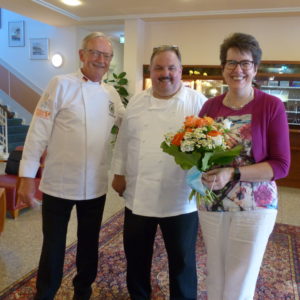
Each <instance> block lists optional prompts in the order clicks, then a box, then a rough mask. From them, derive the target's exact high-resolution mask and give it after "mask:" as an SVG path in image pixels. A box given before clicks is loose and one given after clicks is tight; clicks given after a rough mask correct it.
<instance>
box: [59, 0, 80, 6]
mask: <svg viewBox="0 0 300 300" xmlns="http://www.w3.org/2000/svg"><path fill="white" fill-rule="evenodd" d="M61 2H62V3H64V4H66V5H70V6H78V5H81V1H79V0H61Z"/></svg>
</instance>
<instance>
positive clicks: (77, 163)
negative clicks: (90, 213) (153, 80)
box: [19, 70, 124, 200]
mask: <svg viewBox="0 0 300 300" xmlns="http://www.w3.org/2000/svg"><path fill="white" fill-rule="evenodd" d="M123 112H124V106H123V104H122V102H121V99H120V97H119V95H118V93H117V91H116V90H115V88H114V87H112V86H109V85H107V84H105V83H103V82H102V83H101V84H100V83H98V82H92V81H89V80H88V79H87V78H85V77H84V75H83V74H82V73H81V71H80V70H79V71H78V72H77V73H72V74H67V75H60V76H56V77H54V78H53V79H52V80H51V81H50V83H49V85H48V87H47V89H46V90H45V92H44V93H43V95H42V97H41V99H40V100H39V102H38V104H37V107H36V109H35V112H34V115H33V118H32V122H31V124H30V128H29V131H28V134H27V137H26V141H25V146H24V150H23V155H22V160H21V163H20V170H19V176H23V177H35V175H36V172H37V170H38V168H39V164H40V162H39V159H40V157H41V155H42V154H43V152H44V151H45V149H47V156H46V160H45V167H44V170H43V175H42V179H41V184H40V190H41V191H42V192H44V193H46V194H49V195H52V196H54V197H59V198H64V199H71V200H86V199H93V198H97V197H100V196H102V195H104V194H105V193H106V192H107V184H108V159H107V154H108V153H107V151H108V149H109V144H108V143H109V137H110V131H111V128H112V126H113V124H114V123H115V121H117V120H119V119H120V118H121V117H122V114H123Z"/></svg>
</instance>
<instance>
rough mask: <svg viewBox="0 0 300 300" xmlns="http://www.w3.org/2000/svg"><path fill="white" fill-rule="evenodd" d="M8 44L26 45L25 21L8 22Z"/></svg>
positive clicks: (15, 45)
mask: <svg viewBox="0 0 300 300" xmlns="http://www.w3.org/2000/svg"><path fill="white" fill-rule="evenodd" d="M8 46H9V47H24V46H25V38H24V21H17V22H8Z"/></svg>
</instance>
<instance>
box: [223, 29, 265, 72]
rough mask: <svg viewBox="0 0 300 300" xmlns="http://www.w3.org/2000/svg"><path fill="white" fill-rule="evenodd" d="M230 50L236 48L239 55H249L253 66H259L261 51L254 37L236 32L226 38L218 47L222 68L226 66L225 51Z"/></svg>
mask: <svg viewBox="0 0 300 300" xmlns="http://www.w3.org/2000/svg"><path fill="white" fill-rule="evenodd" d="M230 48H236V49H238V50H239V51H240V52H241V53H244V52H249V53H251V54H252V58H253V62H254V65H255V66H258V65H259V64H260V60H261V56H262V50H261V48H260V46H259V43H258V41H257V40H256V39H255V37H254V36H252V35H250V34H245V33H239V32H237V33H233V34H232V35H230V36H229V37H227V38H226V39H225V40H224V41H223V43H222V44H221V46H220V60H221V65H222V66H223V67H224V66H225V64H226V59H227V51H228V49H230Z"/></svg>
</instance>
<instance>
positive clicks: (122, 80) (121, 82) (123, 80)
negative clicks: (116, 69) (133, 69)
mask: <svg viewBox="0 0 300 300" xmlns="http://www.w3.org/2000/svg"><path fill="white" fill-rule="evenodd" d="M118 84H119V85H126V84H128V80H127V79H126V78H121V79H120V80H119V81H118Z"/></svg>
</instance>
